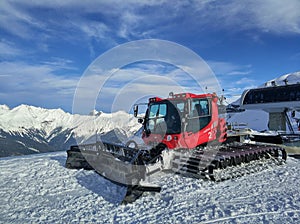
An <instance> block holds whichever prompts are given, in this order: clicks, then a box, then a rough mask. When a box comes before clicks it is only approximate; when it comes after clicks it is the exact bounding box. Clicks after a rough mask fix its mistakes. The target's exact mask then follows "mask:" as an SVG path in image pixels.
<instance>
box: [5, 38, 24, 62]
mask: <svg viewBox="0 0 300 224" xmlns="http://www.w3.org/2000/svg"><path fill="white" fill-rule="evenodd" d="M22 53H23V52H22V51H21V50H20V49H18V48H17V47H16V46H15V45H14V44H13V43H12V42H9V41H7V40H4V39H1V40H0V58H1V57H3V58H7V57H15V56H18V55H21V54H22Z"/></svg>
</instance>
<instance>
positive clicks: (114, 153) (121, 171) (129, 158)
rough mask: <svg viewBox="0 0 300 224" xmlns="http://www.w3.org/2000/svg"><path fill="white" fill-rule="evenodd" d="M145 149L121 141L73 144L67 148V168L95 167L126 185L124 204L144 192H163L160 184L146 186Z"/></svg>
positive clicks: (119, 183)
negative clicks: (119, 143) (143, 151)
mask: <svg viewBox="0 0 300 224" xmlns="http://www.w3.org/2000/svg"><path fill="white" fill-rule="evenodd" d="M141 153H142V152H141V151H140V150H138V149H134V148H129V147H125V146H121V145H117V144H112V143H105V142H97V143H94V144H83V145H76V146H71V147H70V149H69V150H67V160H66V165H65V166H66V168H69V169H86V170H95V171H96V172H97V173H98V174H100V175H101V176H103V177H105V178H106V179H108V180H110V181H111V182H113V183H115V184H118V185H122V186H126V187H127V193H126V196H125V198H124V200H123V203H130V202H133V201H135V200H136V199H138V198H139V197H140V196H141V195H142V194H143V192H145V191H148V192H149V191H151V192H160V190H161V188H160V187H159V186H142V185H141V184H140V181H141V180H143V179H145V175H146V167H145V165H144V164H143V161H142V160H141Z"/></svg>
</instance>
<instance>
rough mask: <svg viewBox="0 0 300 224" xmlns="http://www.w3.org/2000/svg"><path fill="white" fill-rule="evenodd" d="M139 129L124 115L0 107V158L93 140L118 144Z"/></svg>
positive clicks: (61, 147)
mask: <svg viewBox="0 0 300 224" xmlns="http://www.w3.org/2000/svg"><path fill="white" fill-rule="evenodd" d="M139 128H140V125H139V124H138V122H137V121H136V119H135V118H134V117H133V116H132V115H129V114H127V113H126V112H123V111H119V112H116V113H112V114H106V113H102V112H95V111H93V113H91V114H90V115H77V114H75V115H72V114H70V113H66V112H64V111H63V110H61V109H44V108H39V107H34V106H28V105H20V106H18V107H15V108H12V109H10V108H8V107H7V106H6V105H1V106H0V157H3V156H13V155H24V154H33V153H38V152H49V151H60V150H66V149H68V148H69V146H70V145H74V144H78V143H82V142H84V141H87V140H89V139H90V140H92V139H93V138H94V139H95V138H98V137H101V138H104V140H105V139H109V138H112V136H116V135H117V138H118V139H119V140H120V142H121V141H123V140H124V139H126V138H127V135H131V134H132V133H134V132H136V131H137V130H138V129H139Z"/></svg>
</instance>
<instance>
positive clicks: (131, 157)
mask: <svg viewBox="0 0 300 224" xmlns="http://www.w3.org/2000/svg"><path fill="white" fill-rule="evenodd" d="M157 148H158V147H157ZM157 148H155V149H152V150H143V149H135V148H130V147H125V146H123V145H118V144H112V143H106V142H97V143H94V144H83V145H79V146H71V148H70V149H69V150H67V161H66V167H67V168H70V169H87V170H92V169H94V170H95V171H96V172H97V173H98V174H100V175H101V176H103V177H105V178H107V179H109V180H110V181H112V182H114V183H116V184H119V185H122V186H126V187H127V194H126V197H125V198H124V200H123V202H124V203H128V202H133V201H135V200H136V199H137V198H139V197H140V196H141V195H142V193H143V192H145V191H152V192H160V190H161V188H160V187H159V186H142V185H141V184H140V182H141V181H142V180H145V179H146V177H147V175H150V174H149V173H147V166H149V165H152V164H155V163H156V162H157V161H160V162H161V161H163V158H162V153H161V149H157ZM169 151H172V153H173V157H172V160H171V161H170V164H171V170H173V171H174V172H175V173H179V174H181V175H184V176H190V177H195V178H204V179H209V180H212V181H223V180H226V179H230V178H234V177H237V176H241V175H244V173H239V175H236V174H234V175H231V174H229V175H228V174H226V175H225V174H224V173H226V170H230V167H238V166H240V165H241V164H250V163H251V162H253V161H259V160H264V159H268V160H273V161H275V162H276V163H278V164H281V163H283V162H285V160H286V159H287V153H286V151H285V149H284V148H281V147H279V146H276V145H265V144H246V143H239V142H233V143H230V144H223V145H221V146H209V147H206V148H204V149H203V150H199V149H197V150H196V149H195V150H187V149H182V150H169ZM162 164H163V162H162ZM247 173H248V171H247Z"/></svg>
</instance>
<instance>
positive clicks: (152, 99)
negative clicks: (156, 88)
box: [149, 97, 161, 103]
mask: <svg viewBox="0 0 300 224" xmlns="http://www.w3.org/2000/svg"><path fill="white" fill-rule="evenodd" d="M157 101H161V98H159V97H151V98H149V103H152V102H157Z"/></svg>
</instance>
